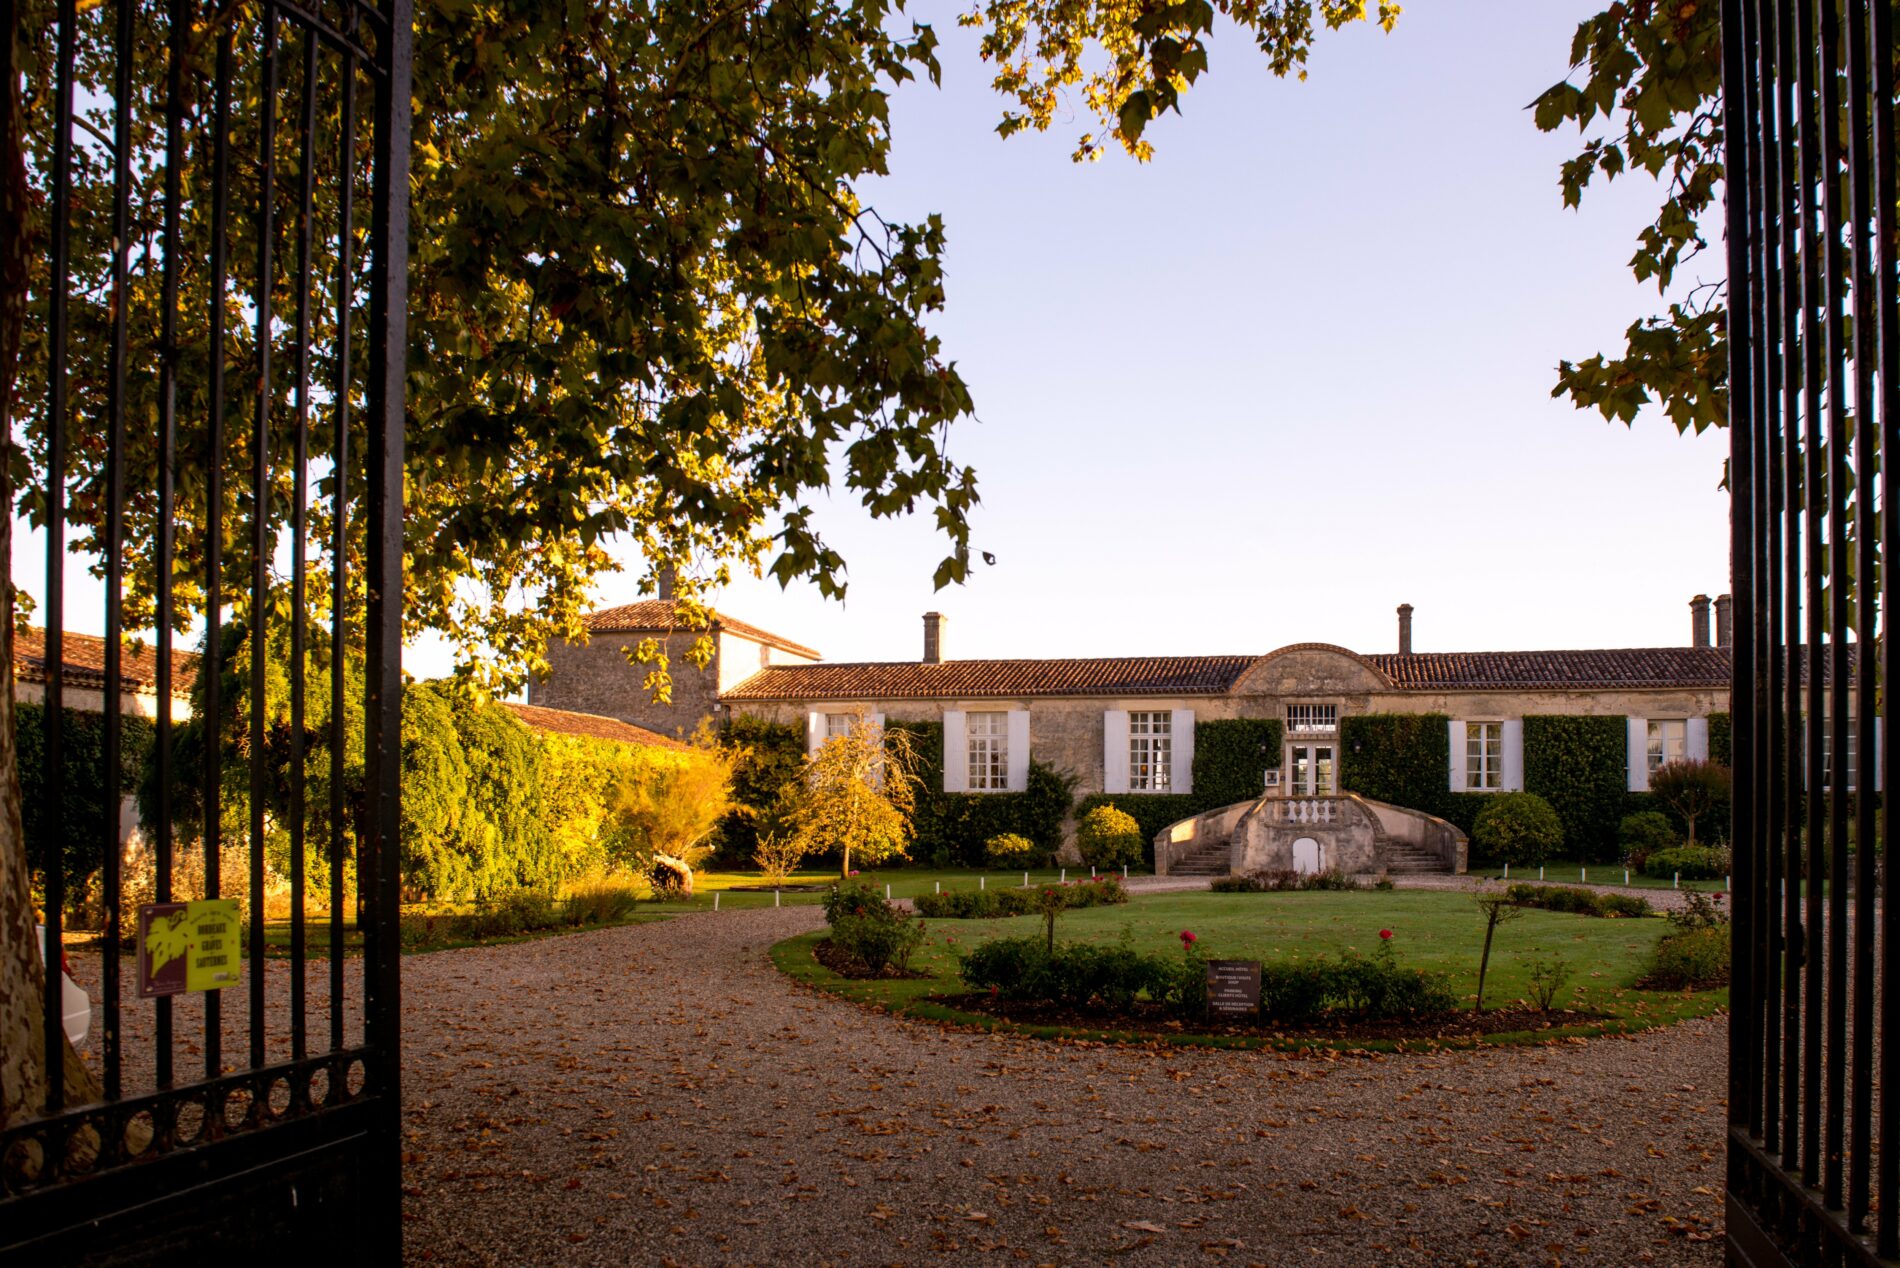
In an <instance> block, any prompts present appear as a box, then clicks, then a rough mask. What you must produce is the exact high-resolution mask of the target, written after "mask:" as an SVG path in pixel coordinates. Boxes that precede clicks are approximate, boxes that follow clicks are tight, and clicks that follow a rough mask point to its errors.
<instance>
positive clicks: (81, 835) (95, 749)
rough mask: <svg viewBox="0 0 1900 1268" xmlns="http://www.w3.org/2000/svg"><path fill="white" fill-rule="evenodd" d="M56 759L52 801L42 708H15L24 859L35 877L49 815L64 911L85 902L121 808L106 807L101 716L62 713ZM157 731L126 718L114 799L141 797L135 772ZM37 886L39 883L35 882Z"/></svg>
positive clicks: (144, 722) (147, 723)
mask: <svg viewBox="0 0 1900 1268" xmlns="http://www.w3.org/2000/svg"><path fill="white" fill-rule="evenodd" d="M61 715H62V716H63V717H64V719H65V725H64V726H62V727H61V728H60V738H61V745H60V751H61V754H62V757H63V762H64V768H65V769H64V781H63V783H62V784H61V785H60V788H59V789H58V791H57V793H56V794H50V795H49V794H48V792H47V790H46V707H45V706H44V705H39V704H19V705H15V706H14V724H15V727H16V736H17V739H16V743H17V744H18V748H17V750H16V752H17V753H18V756H19V763H20V796H21V799H22V800H21V807H20V808H21V810H22V812H23V818H24V821H25V823H24V826H25V828H26V843H27V856H28V857H29V858H30V859H32V860H33V870H34V872H35V874H36V875H37V874H38V873H39V871H40V870H41V868H40V862H41V859H42V857H43V856H42V855H41V853H40V834H41V833H42V832H45V831H46V829H47V815H48V814H49V813H50V814H52V815H53V816H54V818H53V822H55V823H57V824H58V825H59V834H60V859H61V866H60V873H61V881H62V883H63V884H64V886H65V889H66V901H67V904H68V905H69V906H77V905H78V904H79V903H80V902H81V901H82V900H84V899H85V898H87V897H88V896H89V895H90V893H91V891H92V887H93V882H94V880H95V879H96V878H97V877H98V875H99V870H100V869H101V868H103V867H104V866H105V859H106V840H107V837H108V835H110V836H111V837H112V839H114V840H116V839H117V836H118V830H119V807H117V806H110V807H108V806H107V805H106V804H105V798H106V718H105V715H104V714H103V713H86V712H82V711H81V710H78V709H64V710H62V711H61ZM156 735H157V731H156V728H155V726H154V725H153V723H152V720H151V719H150V718H139V717H129V716H128V717H124V718H122V726H121V729H120V731H119V795H120V796H121V797H131V796H134V795H136V794H137V792H138V790H139V779H140V772H141V771H142V770H143V768H144V766H145V760H146V757H147V755H148V754H149V753H150V752H151V750H152V742H153V739H154V738H155V736H156ZM40 883H41V884H43V883H44V880H43V878H41V880H40Z"/></svg>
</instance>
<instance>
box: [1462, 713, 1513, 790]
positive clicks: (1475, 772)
mask: <svg viewBox="0 0 1900 1268" xmlns="http://www.w3.org/2000/svg"><path fill="white" fill-rule="evenodd" d="M1503 787H1504V724H1503V723H1502V722H1467V723H1465V790H1466V791H1467V792H1497V791H1499V790H1500V789H1502V788H1503Z"/></svg>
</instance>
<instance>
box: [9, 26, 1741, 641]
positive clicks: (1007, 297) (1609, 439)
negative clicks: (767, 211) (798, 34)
mask: <svg viewBox="0 0 1900 1268" xmlns="http://www.w3.org/2000/svg"><path fill="white" fill-rule="evenodd" d="M1600 7H1601V6H1600V4H1599V3H1598V2H1597V0H1542V2H1540V3H1537V4H1524V3H1521V0H1520V2H1507V0H1451V2H1448V0H1437V2H1436V3H1430V2H1425V3H1420V4H1418V5H1416V6H1413V7H1408V9H1407V10H1406V12H1405V14H1404V16H1403V18H1402V19H1401V20H1400V22H1399V25H1398V28H1397V30H1396V31H1395V32H1394V33H1393V34H1392V35H1390V36H1384V35H1381V34H1379V33H1378V32H1377V31H1376V30H1374V29H1369V28H1362V29H1355V30H1351V31H1348V32H1345V33H1342V34H1334V35H1330V36H1327V37H1325V38H1322V39H1321V41H1320V42H1319V45H1318V48H1317V51H1316V55H1315V57H1314V58H1313V62H1312V67H1311V77H1310V79H1309V80H1307V81H1306V82H1305V83H1300V82H1297V81H1280V80H1276V79H1274V78H1273V77H1272V76H1271V75H1270V74H1269V73H1268V72H1267V70H1266V67H1265V65H1264V60H1263V59H1262V58H1261V57H1260V55H1259V54H1258V53H1257V52H1255V51H1254V50H1253V49H1252V48H1251V47H1250V46H1249V45H1248V44H1247V43H1246V42H1245V41H1244V40H1243V39H1240V38H1238V37H1235V36H1234V35H1233V33H1231V32H1228V33H1226V34H1225V35H1224V36H1222V37H1221V38H1220V39H1218V40H1217V42H1216V43H1215V46H1214V48H1213V52H1212V67H1211V70H1210V73H1209V74H1208V75H1207V76H1206V77H1205V78H1204V79H1203V81H1202V83H1201V84H1200V85H1198V86H1197V87H1195V88H1194V89H1193V90H1192V91H1191V92H1190V93H1189V94H1188V96H1187V98H1186V114H1185V116H1182V117H1176V116H1169V117H1168V118H1166V119H1164V120H1162V121H1160V122H1158V123H1157V124H1155V125H1153V126H1152V127H1151V129H1150V132H1149V137H1150V139H1151V140H1152V141H1153V142H1154V143H1155V146H1156V150H1157V153H1156V157H1155V159H1154V161H1153V162H1152V163H1149V164H1147V165H1138V164H1136V163H1134V162H1132V161H1131V160H1129V159H1127V158H1125V157H1123V156H1121V155H1120V154H1119V153H1114V154H1111V155H1109V156H1108V157H1106V158H1105V159H1104V160H1103V161H1101V162H1099V163H1095V164H1086V165H1076V164H1072V163H1071V162H1070V161H1069V153H1070V151H1071V149H1072V148H1073V144H1074V140H1075V136H1076V135H1077V133H1078V132H1080V131H1081V130H1083V129H1085V128H1092V127H1093V121H1092V120H1088V119H1083V118H1079V117H1072V118H1070V119H1069V120H1067V121H1065V122H1062V123H1059V124H1058V126H1057V128H1056V129H1055V130H1054V131H1052V132H1051V133H1050V134H1048V135H1046V136H1018V137H1016V138H1013V139H1011V140H1009V141H1003V140H1002V139H1000V138H998V137H997V136H996V135H995V132H994V125H995V123H996V120H997V118H998V117H999V113H1000V110H1001V102H1000V100H999V99H998V98H997V97H996V96H995V95H994V94H993V93H992V92H991V91H990V89H989V86H988V80H989V74H988V68H987V67H986V66H984V65H983V64H982V63H981V62H980V61H979V60H978V58H977V56H976V50H975V38H974V36H973V34H972V33H970V32H966V31H962V30H959V29H958V28H957V27H956V26H955V22H954V16H955V12H956V10H955V9H954V8H951V7H947V6H944V7H928V6H926V7H924V8H919V9H914V10H913V16H915V17H917V18H919V19H921V20H926V21H933V22H935V23H936V25H937V27H938V30H939V34H940V35H941V37H942V40H943V48H942V60H943V69H944V75H943V87H942V88H941V89H940V90H938V89H933V88H932V87H931V86H930V85H929V84H928V83H923V84H913V85H908V86H906V87H905V88H903V89H901V90H900V91H899V92H898V94H897V97H896V100H895V103H894V109H893V127H894V135H895V155H894V160H893V171H892V174H891V176H890V178H889V179H888V180H885V181H881V182H879V183H878V184H877V185H875V186H873V187H870V188H867V190H866V191H865V192H866V194H867V197H868V198H869V200H870V201H872V202H873V203H874V204H875V205H876V206H877V207H878V208H879V209H880V210H881V211H883V212H884V213H885V214H886V215H887V216H888V217H890V218H893V219H917V218H921V217H922V216H924V215H926V214H928V213H929V212H932V211H935V212H939V213H941V214H942V215H943V216H944V218H945V221H946V224H947V228H948V235H949V251H948V257H947V272H948V278H947V284H948V293H949V305H948V309H947V311H946V312H944V313H943V314H941V315H939V317H938V318H937V320H936V322H935V327H936V329H937V330H938V332H939V333H940V334H941V336H942V339H943V343H944V347H945V349H946V351H947V353H948V355H949V356H950V357H952V358H953V359H954V360H956V362H957V363H958V365H959V366H960V368H961V370H962V372H963V374H964V376H965V377H966V378H967V379H968V380H969V382H970V384H971V387H972V389H973V391H974V394H975V397H976V402H977V420H976V421H974V422H970V423H967V424H965V425H963V426H961V427H960V428H958V429H957V430H956V432H955V434H954V435H953V436H952V438H951V447H952V452H953V454H954V456H955V457H956V458H957V459H958V460H959V461H963V462H968V463H971V464H973V465H974V466H975V467H976V469H977V472H978V474H979V478H980V488H981V491H982V495H983V504H982V506H981V507H980V508H979V509H978V511H977V513H976V516H975V519H974V526H975V535H976V541H975V545H976V547H977V548H978V549H980V550H988V551H991V552H993V553H994V554H995V555H996V556H997V564H996V566H995V567H993V568H986V567H981V566H979V568H978V571H977V573H976V575H975V576H974V577H973V579H972V580H971V582H970V583H969V584H967V585H965V586H963V587H955V588H951V589H949V590H946V591H943V592H941V593H936V592H933V591H932V589H931V585H930V577H931V573H932V571H933V569H934V567H935V565H936V562H937V560H938V559H939V558H940V556H941V554H942V553H943V552H942V544H941V542H940V541H939V540H938V539H937V538H935V536H934V535H933V533H932V532H931V530H930V528H929V525H928V522H927V521H925V520H919V521H916V522H899V523H895V524H893V523H890V522H879V523H873V522H871V521H870V520H869V519H868V517H866V516H865V514H864V513H863V512H862V511H860V510H859V509H858V508H857V507H856V505H855V503H854V502H852V501H851V500H849V499H848V498H845V497H840V498H839V499H837V500H835V501H833V502H831V503H830V504H828V505H821V507H820V512H821V513H820V523H821V526H822V527H823V529H824V531H825V533H826V535H827V537H828V538H829V540H830V541H831V543H832V544H833V545H834V546H835V547H837V548H838V549H839V550H840V551H841V552H842V553H843V554H844V556H845V557H846V559H847V560H848V561H849V562H850V574H849V577H850V593H849V597H848V599H847V601H846V602H845V603H843V604H838V603H830V602H827V601H825V600H823V599H821V598H820V597H819V595H818V593H817V591H816V589H815V588H814V587H810V586H805V585H798V586H794V587H793V588H792V589H791V590H790V591H786V592H781V591H780V590H779V588H778V586H777V584H776V583H774V582H771V581H752V580H744V581H742V582H740V583H738V584H735V585H734V586H732V587H731V588H730V589H729V590H728V591H727V592H726V593H725V594H724V595H723V596H721V597H720V599H719V603H720V606H721V607H723V608H724V609H726V610H728V611H730V612H731V613H733V614H734V615H735V616H739V617H742V618H744V619H746V620H749V621H752V622H754V623H757V624H760V625H764V626H766V627H767V628H769V629H773V630H775V631H778V632H780V633H782V634H784V635H786V636H788V637H792V638H795V639H798V640H799V641H801V642H804V643H808V644H811V645H813V646H816V647H818V648H819V649H820V650H822V651H823V652H824V653H825V655H826V656H827V658H828V659H832V660H901V659H913V658H915V657H916V656H917V654H918V652H919V650H920V645H921V630H920V622H919V617H920V615H921V614H922V613H923V612H925V611H927V610H930V609H938V610H941V611H943V612H944V613H946V614H947V615H948V616H949V618H950V625H949V630H948V636H947V647H948V650H949V652H950V654H951V655H952V656H956V657H977V656H1091V655H1116V654H1147V653H1178V654H1189V653H1258V652H1265V651H1268V650H1271V649H1272V648H1274V647H1277V646H1281V645H1283V644H1286V643H1291V642H1305V641H1325V642H1335V643H1342V644H1345V645H1346V646H1348V647H1352V648H1356V649H1359V650H1362V651H1384V650H1390V649H1391V648H1392V647H1393V646H1394V640H1395V633H1394V617H1393V609H1394V607H1395V606H1396V605H1397V604H1399V603H1400V602H1410V603H1412V604H1414V605H1416V607H1417V609H1418V611H1417V616H1416V646H1417V647H1418V648H1419V650H1479V649H1512V648H1540V647H1588V646H1597V647H1605V646H1608V647H1616V646H1648V645H1666V644H1678V643H1683V642H1686V641H1687V639H1688V608H1687V601H1688V599H1689V597H1690V596H1691V595H1692V594H1695V593H1697V592H1698V591H1705V592H1708V593H1710V594H1714V593H1716V592H1718V591H1719V590H1721V589H1723V588H1725V586H1726V576H1727V504H1726V500H1725V498H1724V497H1723V496H1722V495H1721V493H1720V492H1719V490H1718V488H1717V482H1718V481H1719V479H1720V476H1721V462H1722V458H1723V456H1724V452H1725V450H1726V444H1727V440H1726V436H1725V435H1723V434H1717V433H1711V434H1710V435H1708V436H1705V437H1701V438H1696V439H1684V438H1681V437H1678V436H1677V435H1676V433H1675V431H1674V429H1673V428H1671V427H1670V426H1669V425H1668V424H1667V423H1666V422H1665V421H1664V420H1663V419H1662V418H1661V417H1660V415H1659V414H1656V415H1654V416H1651V417H1646V418H1644V419H1642V420H1640V421H1639V422H1638V424H1637V426H1636V427H1635V429H1634V430H1633V431H1632V430H1626V429H1625V428H1623V427H1622V426H1620V425H1613V424H1610V423H1606V422H1605V421H1603V420H1602V419H1601V418H1600V417H1599V416H1598V415H1596V414H1594V413H1591V414H1584V413H1579V412H1577V411H1575V410H1573V409H1572V408H1571V407H1570V406H1569V405H1568V404H1567V403H1565V402H1562V401H1555V400H1552V399H1551V398H1550V395H1549V393H1550V388H1551V385H1552V383H1553V381H1554V368H1555V366H1556V364H1557V362H1558V360H1559V359H1560V358H1564V357H1569V358H1572V359H1576V358H1580V357H1583V356H1587V355H1589V354H1591V353H1594V352H1596V351H1599V350H1607V349H1614V348H1616V347H1618V346H1620V335H1621V332H1622V330H1623V328H1624V327H1625V326H1627V325H1628V324H1629V322H1630V321H1631V320H1633V319H1634V318H1635V317H1637V316H1638V315H1643V314H1648V313H1651V312H1654V311H1656V310H1657V309H1658V308H1659V307H1660V301H1659V300H1658V299H1657V297H1656V295H1655V293H1654V291H1653V290H1649V289H1646V288H1643V287H1639V286H1638V285H1637V284H1636V283H1635V282H1634V281H1633V280H1632V279H1631V278H1630V276H1629V273H1628V271H1627V268H1626V267H1625V261H1626V260H1627V259H1628V258H1629V255H1630V253H1631V250H1632V246H1633V239H1634V234H1635V232H1636V230H1637V229H1638V227H1640V225H1641V224H1643V223H1644V222H1645V221H1646V219H1647V218H1648V217H1649V216H1650V215H1652V214H1653V212H1654V208H1655V205H1656V200H1657V197H1658V195H1657V191H1656V189H1655V187H1654V186H1653V185H1650V184H1648V183H1647V182H1646V181H1644V180H1642V179H1625V180H1623V181H1620V182H1618V185H1617V186H1616V187H1614V188H1608V187H1606V188H1599V189H1597V190H1596V191H1594V192H1593V194H1592V196H1591V197H1590V198H1589V199H1588V200H1587V201H1586V204H1585V206H1584V208H1583V210H1582V211H1581V212H1573V211H1568V210H1566V209H1564V207H1563V206H1562V204H1561V200H1560V197H1559V193H1558V189H1557V166H1558V164H1559V162H1560V161H1561V160H1562V159H1563V158H1564V157H1566V156H1567V155H1568V154H1569V153H1571V152H1573V150H1574V148H1575V144H1576V142H1575V138H1574V135H1563V136H1558V137H1549V136H1544V135H1542V134H1540V133H1538V132H1537V131H1536V130H1535V129H1534V128H1533V127H1532V125H1531V120H1530V116H1529V114H1528V113H1527V112H1526V110H1525V108H1524V107H1525V106H1526V105H1527V104H1528V103H1529V102H1530V101H1531V100H1532V98H1533V97H1535V96H1536V95H1537V93H1538V92H1539V91H1541V90H1542V89H1543V88H1544V87H1546V86H1547V85H1548V84H1550V83H1551V82H1553V81H1554V80H1556V79H1557V78H1559V77H1560V76H1562V75H1563V74H1564V73H1565V69H1566V62H1567V53H1568V49H1569V44H1570V37H1571V34H1572V31H1573V30H1574V27H1575V24H1576V22H1577V20H1578V19H1579V18H1581V17H1583V16H1586V15H1587V14H1589V13H1591V12H1594V11H1595V10H1596V9H1598V8H1600ZM1721 268H1722V264H1721V256H1720V252H1719V248H1718V250H1716V251H1714V252H1712V253H1711V254H1709V255H1708V256H1705V257H1704V258H1703V259H1702V260H1700V261H1698V262H1696V264H1695V265H1693V266H1692V267H1691V270H1690V273H1691V276H1690V277H1688V278H1687V279H1686V280H1687V281H1688V282H1689V283H1691V284H1692V283H1694V282H1695V281H1698V280H1712V279H1714V278H1716V277H1718V276H1719V275H1720V273H1721ZM43 550H44V546H43V542H42V539H39V538H38V537H37V536H35V535H29V534H21V535H20V538H19V541H18V545H17V547H16V562H15V566H16V570H17V574H16V575H18V576H19V578H20V579H21V581H22V582H23V583H24V584H26V585H27V586H28V587H29V588H31V589H33V590H35V591H38V590H40V582H41V579H42V577H43V567H44V562H43V561H44V554H43V553H42V552H43ZM632 564H633V566H632V567H631V568H630V570H629V571H628V572H627V573H625V574H623V575H621V576H617V577H610V578H608V579H607V581H606V584H605V585H604V586H603V589H602V594H601V602H602V603H603V604H609V603H616V602H623V601H625V600H627V599H630V598H633V597H635V587H636V583H637V572H638V568H637V560H634V561H632ZM76 572H77V569H75V570H74V573H76ZM69 576H71V580H70V581H69V585H71V586H72V589H73V602H72V604H71V605H70V606H69V611H68V621H69V626H70V628H74V629H81V630H96V629H98V628H100V626H101V622H102V618H101V617H100V615H99V614H98V610H97V604H98V589H97V587H96V586H94V585H91V584H86V583H85V582H82V581H80V579H79V578H78V577H77V576H76V575H73V574H69ZM410 667H411V669H412V671H414V672H416V673H418V674H419V675H422V676H429V675H432V674H435V673H439V672H442V671H443V670H444V669H445V668H446V667H447V666H446V661H445V660H444V659H443V657H442V655H441V653H440V652H439V650H437V649H435V648H432V647H420V648H417V649H414V651H413V653H412V655H411V657H410Z"/></svg>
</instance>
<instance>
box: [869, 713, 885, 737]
mask: <svg viewBox="0 0 1900 1268" xmlns="http://www.w3.org/2000/svg"><path fill="white" fill-rule="evenodd" d="M871 725H872V726H873V727H875V728H877V733H878V734H879V735H880V736H882V735H883V734H884V715H883V714H881V713H873V714H872V715H871Z"/></svg>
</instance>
